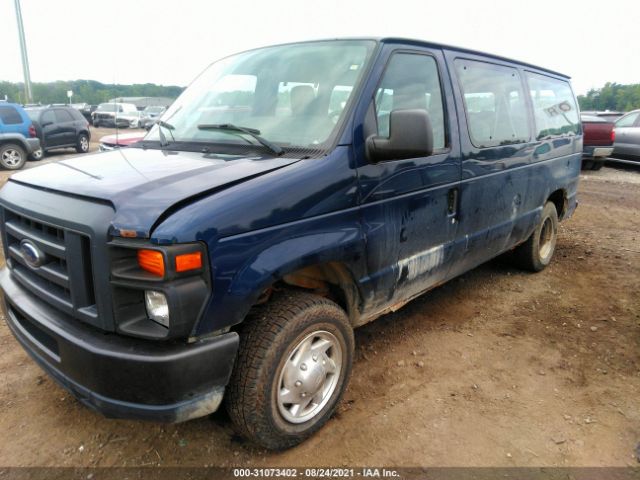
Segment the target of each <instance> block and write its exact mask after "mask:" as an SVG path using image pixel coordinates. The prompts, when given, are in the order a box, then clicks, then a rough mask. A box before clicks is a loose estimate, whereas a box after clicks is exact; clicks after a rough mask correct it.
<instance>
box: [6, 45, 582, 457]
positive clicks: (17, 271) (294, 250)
mask: <svg viewBox="0 0 640 480" xmlns="http://www.w3.org/2000/svg"><path fill="white" fill-rule="evenodd" d="M581 155H582V132H581V125H580V120H579V116H578V107H577V104H576V101H575V98H574V95H573V93H572V90H571V86H570V84H569V80H568V78H567V77H566V76H564V75H562V74H559V73H556V72H553V71H550V70H546V69H543V68H539V67H535V66H532V65H528V64H524V63H520V62H516V61H512V60H508V59H505V58H501V57H496V56H493V55H488V54H484V53H480V52H474V51H470V50H464V49H460V48H452V47H447V46H443V45H438V44H433V43H427V42H421V41H414V40H403V39H393V38H390V39H351V40H331V41H316V42H307V43H295V44H288V45H280V46H274V47H267V48H261V49H257V50H252V51H248V52H244V53H240V54H237V55H234V56H231V57H228V58H226V59H224V60H222V61H220V62H216V63H214V64H212V65H211V67H209V69H207V70H206V71H205V72H203V73H202V74H201V75H200V76H199V77H198V78H197V79H196V80H195V81H194V83H192V84H191V86H190V87H189V88H188V89H187V90H186V91H185V92H184V93H183V95H182V96H181V97H180V98H179V99H178V100H177V101H176V102H175V103H174V104H173V105H172V106H171V107H170V108H169V109H168V110H167V112H166V113H165V114H164V115H163V116H162V117H161V119H160V120H159V121H158V122H157V123H156V125H154V126H153V128H152V129H151V131H150V132H149V134H148V135H147V137H145V139H144V140H143V141H141V142H139V143H137V144H136V145H134V146H132V147H131V148H128V149H126V150H119V151H115V152H105V153H100V154H96V155H90V156H87V157H84V158H82V159H71V160H65V161H62V162H58V163H52V164H49V165H45V166H42V167H39V168H37V169H32V170H30V171H28V172H22V173H20V174H18V175H14V176H13V177H12V178H11V180H10V181H9V182H8V183H7V184H6V186H4V187H3V188H2V190H1V191H0V206H1V214H2V240H3V242H2V243H3V245H4V254H5V257H6V258H7V266H6V268H4V269H3V270H2V271H1V272H0V287H1V288H2V290H3V292H4V299H5V302H4V305H3V307H4V309H5V311H6V318H7V322H8V324H9V327H10V329H11V331H12V332H13V334H14V335H15V337H16V338H17V340H18V341H19V342H20V343H21V344H22V345H23V346H24V348H25V349H26V350H27V351H28V352H29V353H30V354H31V356H32V357H33V358H34V359H35V361H36V362H38V363H39V364H40V365H41V366H42V368H43V369H45V370H46V371H47V372H48V373H50V374H51V375H52V376H53V377H54V378H56V379H57V380H58V381H59V383H61V384H62V385H64V386H65V387H66V388H68V389H69V390H70V391H71V392H73V393H74V394H75V395H76V396H77V397H78V398H79V399H80V401H81V402H83V403H84V404H86V405H87V406H89V407H91V408H93V409H96V410H98V411H100V412H102V413H104V414H105V415H107V416H110V417H126V418H144V419H152V420H159V421H183V420H187V419H190V418H195V417H199V416H203V415H207V414H209V413H211V412H213V411H215V410H216V409H217V408H218V407H219V406H220V404H221V402H222V401H223V400H224V402H225V405H226V409H227V411H228V413H229V416H230V418H231V420H232V422H233V424H234V425H235V426H236V427H237V429H238V430H239V431H240V432H241V433H242V434H244V435H246V436H247V437H249V438H251V439H252V440H254V441H255V442H257V443H258V444H260V445H263V446H265V447H267V448H274V449H282V448H287V447H290V446H292V445H295V444H296V443H298V442H300V441H302V440H303V439H305V438H307V437H308V436H310V435H311V434H313V432H315V431H317V430H318V429H319V428H320V427H321V426H322V425H323V424H324V423H325V422H326V420H327V419H328V418H329V417H330V416H331V414H332V413H333V412H334V410H335V408H336V405H337V404H338V402H339V401H340V398H341V396H342V394H343V392H344V390H345V388H346V386H347V384H348V381H349V377H350V375H351V366H352V362H353V356H354V338H353V329H354V328H356V327H358V326H360V325H362V324H364V323H367V322H369V321H371V320H374V319H375V318H377V317H379V316H381V315H383V314H385V313H387V312H391V311H395V310H397V309H399V308H401V307H402V306H403V305H404V304H406V303H407V302H409V301H410V300H411V299H413V298H415V297H416V296H418V295H421V294H423V293H424V292H427V291H428V290H430V289H432V288H434V287H436V286H438V285H441V284H442V283H444V282H446V281H447V280H449V279H451V278H453V277H455V276H457V275H460V274H461V273H463V272H465V271H467V270H469V269H472V268H474V267H476V266H477V265H479V264H481V263H483V262H486V261H487V260H489V259H491V258H493V257H496V256H497V255H500V254H502V253H505V252H512V258H513V260H514V261H515V262H517V264H518V265H520V266H522V267H523V268H526V269H529V270H531V271H534V272H538V271H541V270H543V269H544V268H545V267H546V266H547V265H548V264H549V263H550V261H551V258H552V256H553V253H554V249H555V245H556V239H557V234H558V222H559V221H560V220H563V219H566V218H568V217H569V216H570V215H571V214H572V213H573V211H574V209H575V208H576V204H577V202H576V190H577V186H578V178H579V173H580V163H581Z"/></svg>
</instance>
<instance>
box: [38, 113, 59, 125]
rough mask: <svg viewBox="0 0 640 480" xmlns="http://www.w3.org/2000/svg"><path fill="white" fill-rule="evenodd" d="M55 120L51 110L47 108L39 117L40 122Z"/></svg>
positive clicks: (52, 121)
mask: <svg viewBox="0 0 640 480" xmlns="http://www.w3.org/2000/svg"><path fill="white" fill-rule="evenodd" d="M55 121H56V117H54V116H53V110H47V111H46V112H44V113H43V114H42V117H41V118H40V122H41V123H42V124H45V123H55Z"/></svg>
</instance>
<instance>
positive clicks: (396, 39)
mask: <svg viewBox="0 0 640 480" xmlns="http://www.w3.org/2000/svg"><path fill="white" fill-rule="evenodd" d="M373 40H377V41H379V42H382V43H394V42H398V43H408V44H414V45H420V46H425V47H436V48H444V49H447V50H455V51H457V52H463V53H471V54H473V55H482V56H484V57H490V58H494V59H496V60H502V61H507V62H512V63H517V64H518V65H522V66H525V67H531V68H535V69H536V70H541V71H543V72H547V73H551V74H553V75H558V76H560V77H564V78H567V79H569V78H571V77H570V76H569V75H566V74H564V73H560V72H556V71H555V70H550V69H548V68H544V67H539V66H537V65H533V64H531V63H526V62H521V61H520V60H514V59H512V58H507V57H501V56H500V55H494V54H491V53H487V52H481V51H479V50H472V49H469V48H462V47H456V46H452V45H445V44H443V43H436V42H429V41H426V40H417V39H413V38H402V37H383V38H374V39H373Z"/></svg>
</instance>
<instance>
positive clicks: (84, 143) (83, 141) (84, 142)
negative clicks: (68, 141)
mask: <svg viewBox="0 0 640 480" xmlns="http://www.w3.org/2000/svg"><path fill="white" fill-rule="evenodd" d="M88 151H89V137H88V136H87V134H86V133H81V134H80V135H78V140H77V141H76V152H78V153H87V152H88Z"/></svg>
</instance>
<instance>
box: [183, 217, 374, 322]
mask: <svg viewBox="0 0 640 480" xmlns="http://www.w3.org/2000/svg"><path fill="white" fill-rule="evenodd" d="M364 252H365V247H364V239H363V236H362V231H361V228H360V224H359V222H358V214H357V209H355V208H353V209H349V210H347V211H342V212H337V213H332V214H328V215H322V216H319V217H314V218H311V219H305V220H302V221H299V222H295V223H292V224H287V225H282V226H278V227H272V228H268V229H264V230H261V231H255V232H250V233H247V234H241V235H236V236H232V237H227V238H224V239H221V240H220V241H219V242H218V244H217V245H216V247H215V248H214V250H213V252H211V258H212V261H213V276H214V281H213V295H212V296H211V298H210V300H209V304H208V306H207V309H206V310H205V314H204V315H203V316H202V318H201V320H200V322H199V323H198V325H197V326H196V329H195V332H194V334H195V335H202V334H205V333H208V332H211V331H216V330H220V329H222V328H225V327H228V326H231V325H235V324H237V323H240V322H241V321H242V320H243V319H244V318H245V316H246V315H247V313H248V312H249V310H250V309H251V307H252V306H253V305H255V303H256V302H257V300H258V298H259V296H260V294H261V293H262V292H263V291H264V290H265V289H266V288H267V287H269V286H270V285H271V284H273V283H274V282H275V281H277V280H279V279H281V278H282V277H284V276H285V275H287V274H289V273H292V272H294V271H296V270H299V269H301V268H304V267H308V266H312V265H322V264H327V263H331V262H339V263H341V264H343V265H345V266H346V268H347V269H348V270H349V272H350V274H351V276H352V277H353V279H354V280H357V279H358V278H362V277H363V276H364V274H365V268H366V265H365V261H364V259H365V256H364ZM356 283H357V282H356Z"/></svg>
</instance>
